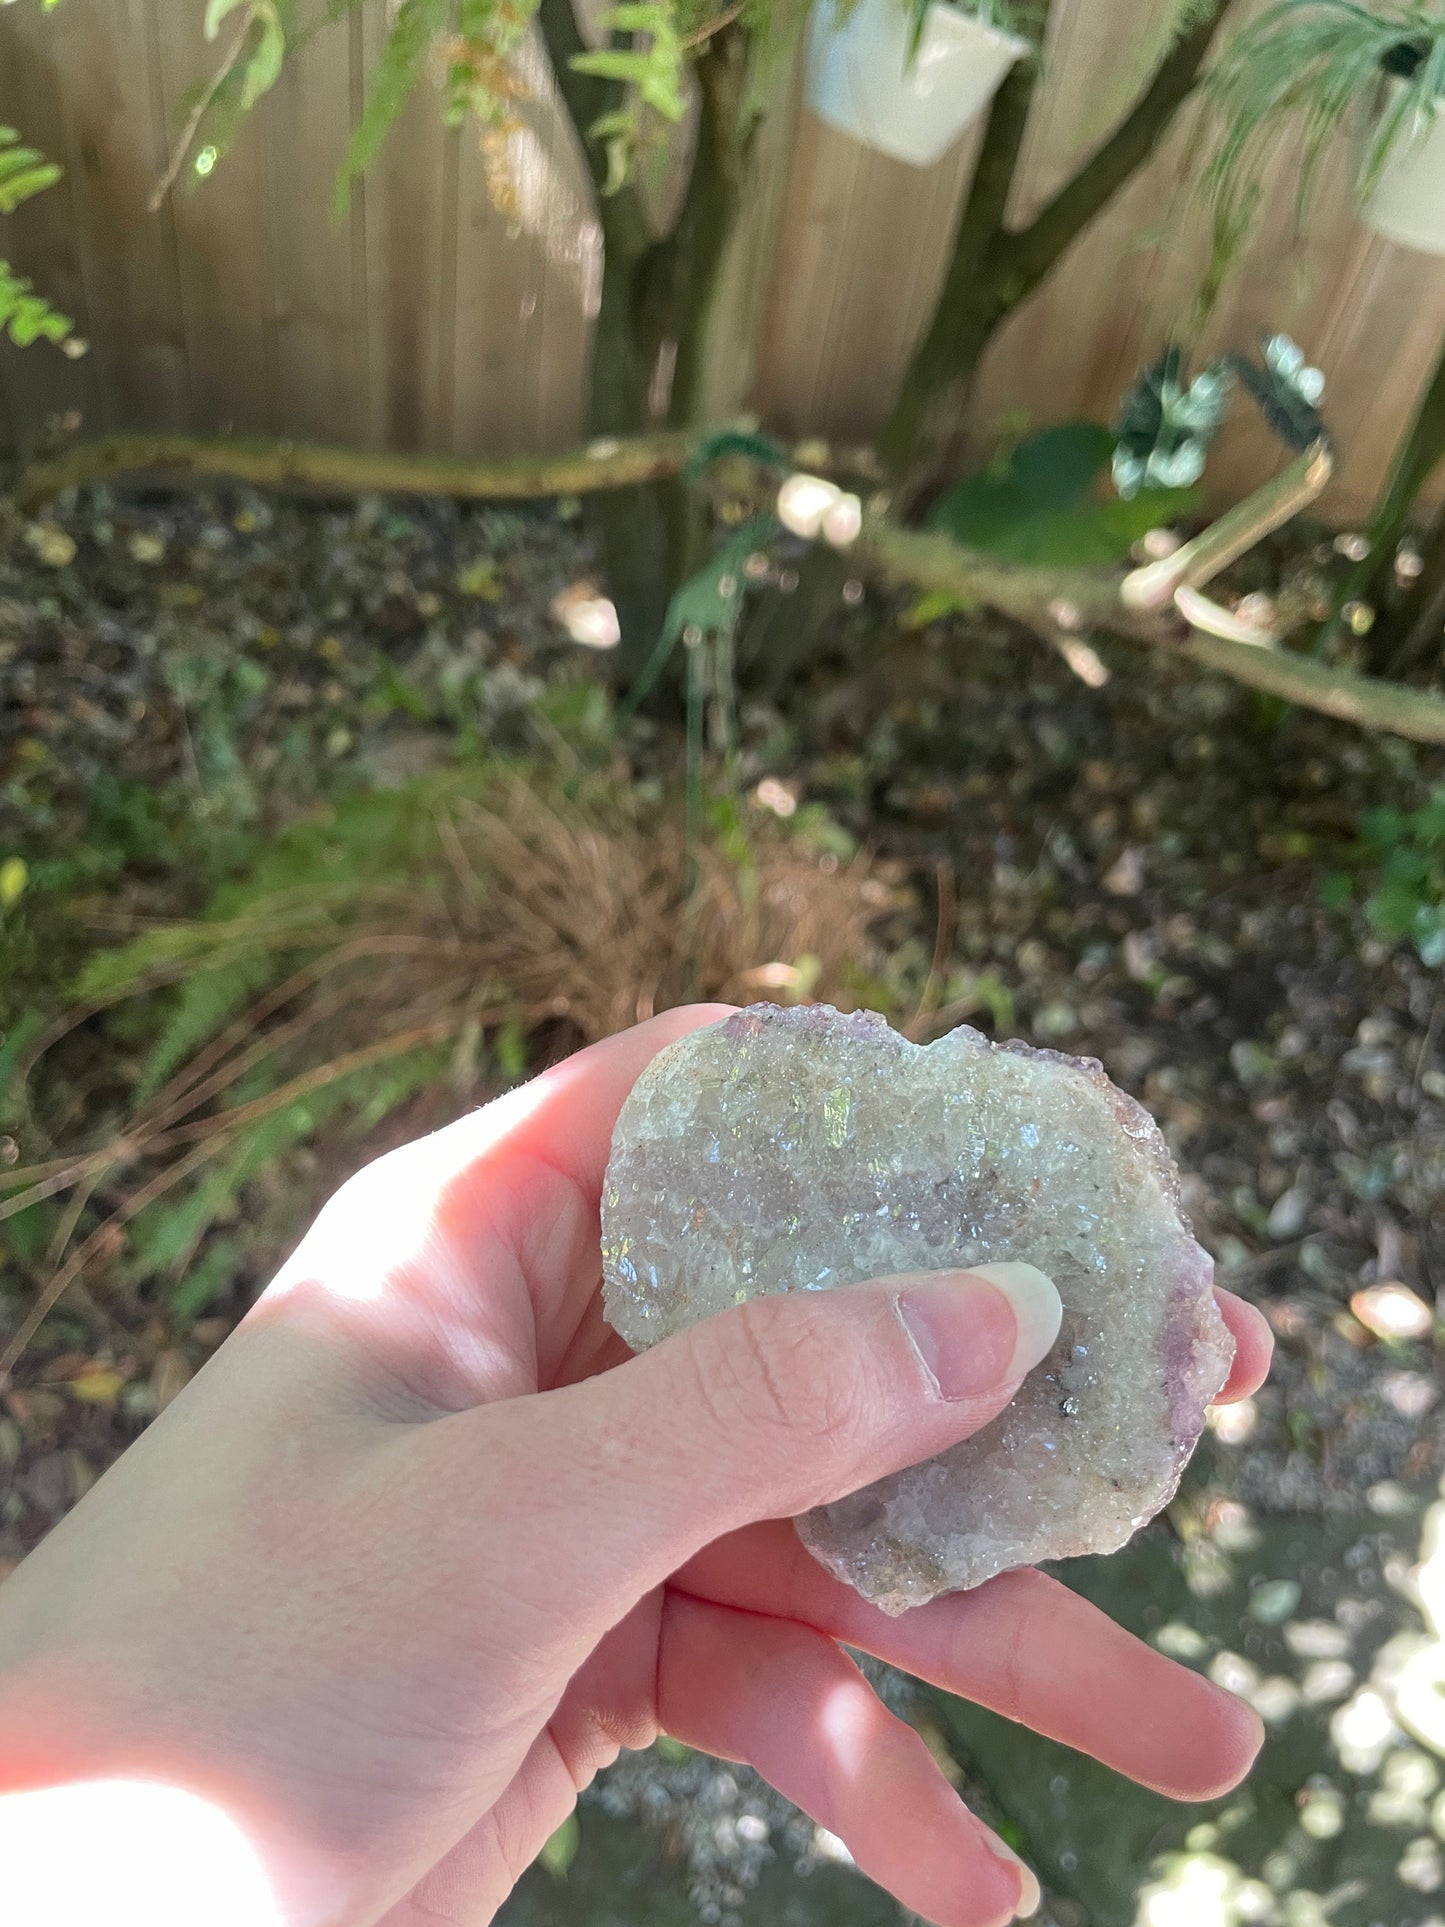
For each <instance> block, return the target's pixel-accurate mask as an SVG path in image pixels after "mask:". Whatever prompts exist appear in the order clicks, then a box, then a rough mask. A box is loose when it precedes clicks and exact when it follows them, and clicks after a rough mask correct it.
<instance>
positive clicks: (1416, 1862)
mask: <svg viewBox="0 0 1445 1927" xmlns="http://www.w3.org/2000/svg"><path fill="white" fill-rule="evenodd" d="M1395 1877H1396V1879H1397V1880H1398V1881H1399V1882H1400V1885H1401V1886H1402V1887H1413V1888H1414V1889H1415V1891H1416V1893H1421V1894H1434V1893H1438V1892H1439V1891H1440V1889H1441V1887H1442V1886H1445V1860H1442V1858H1441V1854H1440V1848H1439V1846H1438V1844H1437V1843H1436V1842H1435V1841H1434V1840H1432V1839H1431V1838H1430V1836H1429V1835H1428V1834H1422V1835H1420V1836H1419V1837H1418V1838H1416V1839H1414V1840H1412V1841H1411V1842H1410V1844H1409V1845H1408V1846H1407V1847H1406V1849H1405V1851H1404V1853H1402V1854H1401V1856H1400V1864H1399V1865H1398V1866H1397V1867H1396V1869H1395Z"/></svg>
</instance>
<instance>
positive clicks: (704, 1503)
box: [492, 1264, 1062, 1625]
mask: <svg viewBox="0 0 1445 1927" xmlns="http://www.w3.org/2000/svg"><path fill="white" fill-rule="evenodd" d="M1061 1316H1062V1310H1061V1306H1060V1303H1059V1295H1058V1293H1057V1291H1056V1290H1055V1289H1054V1286H1053V1284H1052V1283H1051V1282H1050V1280H1049V1279H1048V1278H1046V1277H1045V1276H1044V1274H1043V1272H1041V1271H1038V1270H1035V1268H1034V1267H1033V1266H1032V1265H1024V1264H998V1265H985V1266H982V1267H980V1268H979V1269H978V1270H977V1271H972V1272H959V1271H943V1272H931V1273H926V1274H922V1275H919V1276H915V1277H911V1278H909V1277H905V1278H883V1279H879V1280H877V1281H875V1282H874V1283H871V1284H863V1285H853V1286H849V1287H847V1288H845V1289H842V1290H834V1291H829V1292H817V1293H813V1292H797V1293H787V1294H783V1295H780V1296H776V1297H764V1298H755V1299H752V1300H750V1301H749V1302H748V1303H746V1304H742V1305H738V1306H736V1307H734V1308H732V1309H730V1310H728V1311H726V1312H722V1313H719V1314H718V1315H717V1316H716V1317H713V1318H708V1319H704V1320H703V1321H702V1322H701V1323H699V1324H697V1325H694V1326H692V1327H690V1328H689V1329H688V1330H686V1331H683V1332H679V1333H678V1334H677V1335H676V1336H675V1337H672V1338H669V1339H666V1340H664V1341H663V1342H662V1343H661V1344H659V1345H656V1346H654V1347H653V1348H652V1349H651V1350H650V1351H647V1352H644V1353H642V1354H641V1355H640V1356H638V1357H636V1358H633V1359H630V1360H628V1362H627V1363H626V1364H624V1365H621V1366H619V1367H618V1368H617V1369H616V1370H614V1371H610V1372H605V1373H603V1374H601V1375H600V1376H599V1377H596V1378H592V1379H587V1380H585V1381H583V1382H582V1383H581V1384H578V1385H573V1386H569V1387H567V1388H566V1389H565V1390H561V1391H557V1392H548V1393H544V1394H542V1395H541V1396H539V1397H537V1398H532V1399H526V1400H521V1401H517V1402H516V1403H514V1404H513V1405H511V1407H510V1408H507V1407H503V1408H500V1409H501V1410H502V1411H506V1410H508V1409H509V1410H510V1412H511V1413H512V1414H514V1415H516V1416H518V1417H521V1416H522V1415H523V1414H525V1419H526V1423H525V1424H524V1427H523V1430H524V1431H525V1432H526V1434H527V1439H526V1444H525V1446H523V1451H524V1454H525V1456H524V1458H523V1463H524V1464H526V1465H528V1466H529V1469H530V1472H531V1474H532V1477H531V1478H529V1479H528V1481H527V1482H528V1484H529V1485H535V1486H539V1487H541V1488H542V1490H540V1491H539V1492H538V1495H537V1496H538V1508H537V1512H536V1513H535V1514H534V1525H535V1528H536V1530H537V1532H538V1544H537V1547H536V1556H537V1558H538V1560H539V1562H540V1564H541V1566H542V1568H543V1569H546V1568H558V1567H560V1568H561V1570H557V1571H554V1572H552V1573H550V1574H549V1577H551V1578H552V1579H553V1580H554V1581H555V1585H556V1589H557V1590H556V1592H554V1598H558V1603H561V1601H560V1597H559V1595H560V1594H562V1593H569V1592H570V1593H572V1594H573V1595H574V1599H573V1601H572V1604H573V1606H574V1607H575V1610H576V1611H577V1612H578V1613H579V1614H583V1615H585V1616H586V1617H587V1618H588V1619H591V1620H593V1622H594V1623H598V1622H599V1619H600V1623H604V1624H608V1625H610V1624H614V1623H615V1622H616V1620H617V1619H618V1618H619V1617H620V1616H621V1615H622V1614H623V1613H624V1612H626V1611H628V1610H629V1609H630V1608H631V1606H632V1605H633V1604H634V1603H635V1602H636V1601H637V1600H638V1599H640V1598H641V1597H642V1596H643V1594H644V1593H646V1592H648V1591H649V1590H650V1589H651V1588H652V1587H653V1586H655V1585H657V1584H659V1583H660V1582H661V1581H662V1580H663V1579H664V1578H666V1576H667V1575H668V1574H669V1573H671V1572H674V1571H675V1570H676V1569H677V1568H678V1567H679V1566H680V1565H682V1564H683V1563H684V1562H685V1561H686V1560H688V1559H690V1558H691V1557H692V1556H693V1555H694V1554H695V1553H696V1552H698V1551H699V1550H700V1549H701V1548H702V1547H703V1546H705V1545H707V1544H709V1543H710V1542H711V1541H712V1540H714V1539H716V1538H718V1537H720V1536H721V1535H722V1534H723V1533H725V1532H730V1531H733V1530H734V1529H735V1528H737V1527H739V1526H743V1525H748V1524H752V1523H753V1522H754V1521H756V1520H760V1519H777V1518H789V1517H792V1516H793V1515H795V1514H797V1513H799V1512H804V1511H806V1510H807V1509H808V1508H809V1507H810V1506H814V1505H822V1504H826V1503H827V1502H829V1501H830V1500H833V1499H839V1498H842V1497H843V1496H844V1494H846V1493H849V1492H855V1491H857V1490H858V1488H859V1487H860V1486H864V1485H867V1484H868V1483H869V1482H870V1481H872V1480H874V1479H878V1478H882V1477H883V1476H884V1474H886V1473H889V1472H896V1471H898V1470H899V1469H900V1468H901V1467H903V1466H905V1465H912V1464H915V1463H916V1462H917V1461H919V1460H920V1459H927V1458H931V1457H932V1456H933V1455H934V1454H935V1453H937V1452H941V1451H943V1450H944V1449H945V1448H946V1447H948V1446H950V1445H955V1444H957V1443H958V1441H959V1440H960V1439H965V1438H967V1437H968V1436H969V1435H970V1433H973V1432H976V1431H978V1430H979V1428H980V1427H981V1426H984V1425H986V1424H987V1423H988V1422H989V1420H990V1419H992V1418H994V1417H995V1416H996V1415H997V1414H998V1413H999V1412H1000V1411H1001V1410H1002V1408H1003V1407H1004V1406H1005V1405H1006V1404H1007V1403H1008V1401H1009V1399H1010V1398H1011V1397H1012V1396H1013V1393H1014V1392H1015V1390H1016V1389H1017V1387H1018V1385H1019V1382H1020V1380H1021V1379H1022V1378H1023V1376H1024V1374H1025V1373H1026V1372H1028V1371H1029V1370H1030V1369H1031V1368H1032V1367H1033V1366H1035V1365H1036V1364H1038V1362H1039V1361H1040V1360H1041V1359H1042V1358H1043V1357H1044V1356H1045V1354H1046V1353H1047V1352H1048V1351H1049V1350H1050V1349H1051V1347H1052V1345H1053V1343H1054V1340H1055V1339H1056V1337H1057V1336H1058V1332H1059V1323H1060V1319H1061ZM492 1410H493V1412H494V1413H496V1412H498V1410H499V1408H496V1407H493V1408H492ZM513 1444H514V1446H522V1445H523V1442H522V1440H520V1439H516V1440H514V1441H513ZM509 1456H510V1455H509ZM514 1463H515V1461H514ZM559 1506H560V1507H561V1509H562V1510H563V1512H564V1513H565V1515H566V1517H565V1518H564V1519H561V1520H559V1518H558V1516H557V1512H558V1507H559ZM549 1513H550V1515H551V1516H550V1520H549V1519H548V1518H547V1516H546V1515H547V1514H549ZM559 1547H561V1548H564V1549H565V1557H563V1558H561V1559H559V1558H558V1557H557V1549H558V1548H559ZM549 1549H550V1554H551V1556H550V1557H549V1556H548V1553H549Z"/></svg>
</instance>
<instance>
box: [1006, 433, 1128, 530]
mask: <svg viewBox="0 0 1445 1927" xmlns="http://www.w3.org/2000/svg"><path fill="white" fill-rule="evenodd" d="M1113 452H1114V437H1113V436H1112V435H1111V434H1110V432H1109V430H1108V429H1107V428H1106V427H1105V426H1104V424H1103V423H1102V422H1088V421H1078V422H1063V423H1061V424H1060V425H1059V426H1058V427H1057V428H1045V429H1043V430H1041V431H1040V433H1039V434H1037V435H1030V436H1029V437H1028V439H1027V440H1026V441H1022V442H1020V443H1019V445H1018V447H1017V448H1016V449H1015V450H1014V454H1013V461H1012V462H1011V464H1010V472H1011V474H1012V475H1013V478H1014V480H1015V481H1016V482H1017V483H1018V484H1019V486H1020V487H1021V488H1022V489H1023V490H1024V492H1025V494H1026V495H1027V496H1028V498H1029V501H1030V504H1031V506H1033V507H1034V508H1036V509H1046V508H1067V507H1071V506H1072V505H1074V504H1075V503H1078V502H1082V501H1084V500H1085V499H1086V498H1087V496H1088V493H1089V490H1090V488H1091V487H1092V486H1093V484H1094V482H1095V480H1096V479H1097V478H1098V477H1099V476H1100V475H1101V474H1102V473H1103V471H1104V469H1105V468H1106V467H1107V466H1108V462H1109V457H1110V456H1111V455H1112V454H1113Z"/></svg>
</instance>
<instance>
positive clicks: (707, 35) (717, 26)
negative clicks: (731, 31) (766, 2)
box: [682, 0, 747, 48]
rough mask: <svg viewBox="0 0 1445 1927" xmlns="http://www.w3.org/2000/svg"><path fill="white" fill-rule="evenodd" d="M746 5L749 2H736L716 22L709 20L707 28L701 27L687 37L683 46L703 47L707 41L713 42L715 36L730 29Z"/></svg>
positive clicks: (740, 0)
mask: <svg viewBox="0 0 1445 1927" xmlns="http://www.w3.org/2000/svg"><path fill="white" fill-rule="evenodd" d="M746 5H747V0H735V4H734V5H733V6H731V7H729V8H728V9H727V11H726V13H720V14H719V15H718V17H717V19H716V20H709V21H708V22H707V24H706V25H705V26H702V27H699V28H698V29H697V31H696V33H690V34H688V35H686V36H685V38H684V39H683V43H682V44H683V46H684V47H687V48H692V47H701V46H702V45H703V43H704V42H705V41H708V40H711V39H712V37H713V36H714V34H719V33H721V32H722V30H723V28H724V27H730V26H731V25H732V24H733V22H734V20H736V19H737V17H738V15H739V14H740V13H741V12H742V10H743V8H744V7H745V6H746Z"/></svg>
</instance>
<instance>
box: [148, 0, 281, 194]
mask: <svg viewBox="0 0 1445 1927" xmlns="http://www.w3.org/2000/svg"><path fill="white" fill-rule="evenodd" d="M256 14H257V8H256V7H255V6H254V5H252V6H249V7H247V9H246V13H245V17H244V18H243V19H242V21H241V27H240V31H239V32H238V33H237V35H236V38H235V39H234V40H233V41H232V42H231V45H230V49H229V51H228V52H227V54H226V57H225V59H224V60H223V61H222V62H221V64H220V66H219V67H218V68H217V69H216V71H215V72H214V73H213V74H212V75H211V78H210V79H209V80H208V81H207V82H206V85H205V86H204V87H203V88H202V89H201V93H200V98H199V99H198V100H197V101H196V104H195V106H194V107H193V108H192V109H191V111H190V113H189V114H188V115H187V116H186V124H185V126H184V127H183V128H182V129H181V137H180V139H179V140H178V141H177V142H176V144H175V148H174V150H173V151H172V153H171V157H170V160H169V161H168V162H167V163H166V171H165V173H164V174H162V176H161V178H160V180H159V182H158V183H157V184H156V189H155V192H154V193H153V194H152V195H151V197H150V200H149V201H148V202H147V203H146V206H147V209H148V210H149V212H150V213H152V214H159V213H160V211H161V206H162V204H163V203H164V201H165V198H166V196H167V194H169V193H170V191H171V189H172V188H173V187H174V186H175V184H176V177H177V175H178V174H179V173H180V171H181V169H182V168H183V167H184V166H185V163H186V156H187V154H189V153H190V151H191V142H192V141H193V140H194V139H195V138H196V132H197V129H198V128H199V127H200V124H201V122H202V121H203V120H204V119H205V117H206V115H207V113H208V112H209V111H210V106H211V103H212V101H213V100H214V99H215V98H216V95H217V94H218V93H220V91H221V89H222V87H224V86H225V84H226V81H227V79H228V78H229V77H230V74H231V70H232V69H233V68H234V66H235V65H236V62H237V61H238V60H239V59H240V58H241V52H242V49H243V48H244V47H245V45H246V42H247V40H248V39H249V38H250V36H251V29H252V27H254V26H255V24H256Z"/></svg>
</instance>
